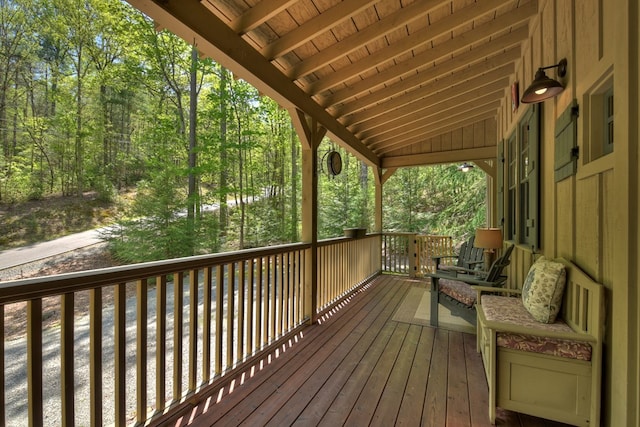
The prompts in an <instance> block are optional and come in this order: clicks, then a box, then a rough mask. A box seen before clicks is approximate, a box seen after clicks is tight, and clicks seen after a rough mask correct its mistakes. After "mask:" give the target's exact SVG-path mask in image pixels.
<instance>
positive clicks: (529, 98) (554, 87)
mask: <svg viewBox="0 0 640 427" xmlns="http://www.w3.org/2000/svg"><path fill="white" fill-rule="evenodd" d="M556 67H557V68H558V76H559V77H564V76H565V75H566V74H567V60H566V59H563V60H561V61H560V62H559V63H558V64H556V65H551V66H549V67H541V68H538V71H536V77H535V79H533V82H531V84H530V85H529V87H528V88H527V90H525V91H524V94H522V99H521V101H522V102H523V103H525V104H533V103H537V102H542V101H544V100H545V99H549V98H553V97H554V96H556V95H558V94H559V93H561V92H562V91H563V90H564V86H563V85H562V83H560V82H559V81H557V80H554V79H552V78H550V77H548V76H547V74H546V73H545V72H544V70H546V69H549V68H556Z"/></svg>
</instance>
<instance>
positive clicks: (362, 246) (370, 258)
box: [317, 234, 380, 312]
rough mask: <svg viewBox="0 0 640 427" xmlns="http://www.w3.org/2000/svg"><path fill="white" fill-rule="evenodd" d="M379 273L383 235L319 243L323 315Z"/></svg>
mask: <svg viewBox="0 0 640 427" xmlns="http://www.w3.org/2000/svg"><path fill="white" fill-rule="evenodd" d="M379 272H380V235H379V234H374V235H368V236H367V237H364V238H360V239H333V240H327V241H324V242H319V243H318V304H317V312H320V311H322V310H324V309H326V308H328V307H330V306H331V305H332V304H334V303H335V302H336V301H338V300H339V299H340V298H342V297H343V296H345V295H347V294H348V293H349V292H350V291H351V290H352V289H353V288H354V286H357V285H359V284H361V283H363V282H365V281H367V280H368V279H370V278H371V277H372V276H373V275H376V274H378V273H379Z"/></svg>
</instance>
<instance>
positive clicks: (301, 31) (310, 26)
mask: <svg viewBox="0 0 640 427" xmlns="http://www.w3.org/2000/svg"><path fill="white" fill-rule="evenodd" d="M376 1H377V0H343V1H342V2H341V3H338V4H337V5H335V6H334V7H332V8H330V9H329V10H327V11H325V12H323V13H322V14H320V15H318V16H316V17H315V18H313V19H310V20H309V21H307V22H305V23H304V24H302V25H300V26H299V27H297V28H296V29H294V30H291V31H289V32H288V33H287V34H284V35H283V36H281V37H280V38H279V39H277V40H276V41H274V42H273V43H271V44H269V45H267V46H265V47H264V49H262V55H264V57H265V58H267V59H275V58H277V57H279V56H282V55H284V54H286V53H287V52H290V51H292V50H293V49H295V48H297V47H298V46H301V45H303V44H305V43H306V42H308V41H309V40H311V39H313V38H314V37H315V36H317V35H318V34H322V33H326V32H327V31H329V29H331V28H332V27H334V26H336V25H338V24H339V23H340V22H343V21H346V20H347V19H350V18H351V16H352V15H355V14H357V13H358V12H360V11H361V10H363V9H365V8H367V7H369V6H371V4H373V3H375V2H376Z"/></svg>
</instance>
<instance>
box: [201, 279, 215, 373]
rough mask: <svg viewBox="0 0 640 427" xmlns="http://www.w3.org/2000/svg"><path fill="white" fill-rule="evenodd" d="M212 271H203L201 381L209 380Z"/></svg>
mask: <svg viewBox="0 0 640 427" xmlns="http://www.w3.org/2000/svg"><path fill="white" fill-rule="evenodd" d="M212 279H213V269H212V268H211V267H206V268H205V269H204V285H203V287H204V289H203V299H204V301H203V308H202V381H203V382H207V381H209V380H210V379H211V281H212Z"/></svg>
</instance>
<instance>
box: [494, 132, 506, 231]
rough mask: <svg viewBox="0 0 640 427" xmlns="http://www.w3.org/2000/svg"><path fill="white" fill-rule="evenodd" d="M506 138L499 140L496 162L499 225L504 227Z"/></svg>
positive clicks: (497, 216) (497, 217)
mask: <svg viewBox="0 0 640 427" xmlns="http://www.w3.org/2000/svg"><path fill="white" fill-rule="evenodd" d="M504 162H505V159H504V140H502V141H500V142H498V160H497V162H496V193H497V194H496V198H497V206H496V209H497V215H496V219H497V220H498V226H499V227H504V225H505V220H504V217H505V215H504V171H505V165H504ZM503 230H504V228H503Z"/></svg>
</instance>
